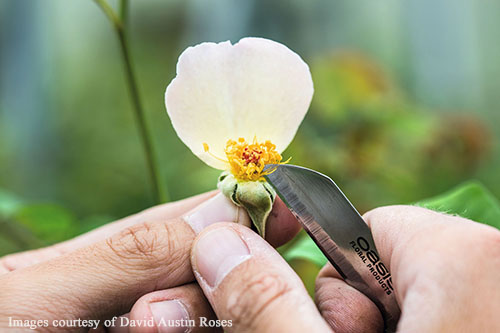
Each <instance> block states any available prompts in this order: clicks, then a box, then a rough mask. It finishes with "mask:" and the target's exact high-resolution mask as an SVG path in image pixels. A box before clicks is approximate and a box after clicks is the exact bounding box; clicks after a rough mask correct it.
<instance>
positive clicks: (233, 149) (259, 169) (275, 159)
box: [224, 138, 281, 181]
mask: <svg viewBox="0 0 500 333" xmlns="http://www.w3.org/2000/svg"><path fill="white" fill-rule="evenodd" d="M224 151H225V152H226V156H227V160H228V162H229V166H230V170H229V171H231V173H232V174H233V175H234V176H235V177H236V178H238V179H241V180H253V181H256V180H260V179H261V178H262V177H263V176H264V175H266V174H268V172H263V170H264V167H265V166H266V165H267V164H278V163H280V162H281V155H280V154H279V153H278V152H277V151H276V146H275V145H274V144H273V143H271V141H266V142H264V143H259V142H257V141H256V140H255V139H254V141H253V142H252V143H247V142H246V141H245V139H243V138H239V139H238V141H234V140H228V141H227V143H226V148H225V150H224Z"/></svg>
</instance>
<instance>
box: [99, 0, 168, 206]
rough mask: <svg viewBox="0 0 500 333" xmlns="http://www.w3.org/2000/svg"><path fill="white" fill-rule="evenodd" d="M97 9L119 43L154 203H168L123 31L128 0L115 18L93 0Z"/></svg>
mask: <svg viewBox="0 0 500 333" xmlns="http://www.w3.org/2000/svg"><path fill="white" fill-rule="evenodd" d="M94 1H95V2H96V3H97V5H98V6H99V7H101V9H102V10H103V12H104V13H105V14H106V16H107V17H108V19H109V20H110V21H111V23H112V24H113V28H114V30H115V32H116V34H117V36H118V41H119V43H120V51H121V54H122V59H123V63H124V66H125V75H126V77H127V83H128V87H129V91H130V96H131V98H132V105H133V110H134V115H135V120H136V123H137V127H138V129H139V134H140V136H141V141H142V146H143V148H144V152H145V154H146V163H147V166H148V169H149V176H150V180H151V185H152V186H153V193H154V197H155V201H156V202H157V203H162V202H166V201H168V197H167V193H166V191H165V188H164V187H163V186H161V185H162V184H161V181H160V176H159V172H158V168H157V165H158V164H157V159H156V155H155V151H154V148H153V140H152V139H151V135H150V133H151V132H150V129H149V127H148V124H147V121H146V117H145V114H144V109H143V108H142V103H141V98H140V95H139V88H138V86H137V80H136V78H135V74H134V69H133V65H132V61H131V58H130V50H129V46H128V43H127V34H126V30H125V23H126V21H125V20H126V19H127V17H128V9H127V7H128V0H120V16H117V15H116V13H115V11H114V10H113V8H111V6H110V5H109V4H108V3H107V2H106V0H94Z"/></svg>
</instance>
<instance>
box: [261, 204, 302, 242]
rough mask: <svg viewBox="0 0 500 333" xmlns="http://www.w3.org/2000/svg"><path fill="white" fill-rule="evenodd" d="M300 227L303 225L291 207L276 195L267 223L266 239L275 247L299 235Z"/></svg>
mask: <svg viewBox="0 0 500 333" xmlns="http://www.w3.org/2000/svg"><path fill="white" fill-rule="evenodd" d="M300 229H301V226H300V224H299V222H298V221H297V219H296V218H295V216H293V214H292V212H291V211H290V209H288V207H287V206H286V205H285V203H284V202H283V201H281V199H280V198H279V197H276V201H275V202H274V205H273V210H272V211H271V213H270V214H269V217H268V219H267V223H266V240H267V241H268V242H269V244H271V245H272V246H273V247H279V246H281V245H283V244H285V243H286V242H288V241H289V240H290V239H292V238H293V237H294V236H295V235H297V233H298V232H299V231H300Z"/></svg>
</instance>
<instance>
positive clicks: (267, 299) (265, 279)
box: [227, 273, 292, 328]
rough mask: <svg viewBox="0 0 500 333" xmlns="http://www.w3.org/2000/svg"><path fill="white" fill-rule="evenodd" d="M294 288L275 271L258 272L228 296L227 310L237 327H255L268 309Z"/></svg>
mask: <svg viewBox="0 0 500 333" xmlns="http://www.w3.org/2000/svg"><path fill="white" fill-rule="evenodd" d="M291 290H292V288H291V287H290V286H289V285H288V283H287V282H286V280H285V279H282V278H281V277H280V276H279V275H277V274H274V273H258V274H257V275H254V276H252V278H250V279H247V280H246V281H245V282H244V283H243V284H242V285H241V286H240V288H239V289H236V290H235V291H233V293H232V294H231V295H230V296H229V297H228V302H227V310H228V313H229V316H230V317H231V318H232V319H233V325H235V326H236V327H238V326H239V327H246V328H251V327H255V325H256V324H257V323H259V316H260V315H261V314H263V313H266V312H267V311H266V309H268V308H270V307H272V306H273V305H274V304H275V303H277V302H279V301H280V300H281V299H283V296H284V295H286V294H288V293H289V292H290V291H291Z"/></svg>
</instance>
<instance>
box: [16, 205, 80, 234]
mask: <svg viewBox="0 0 500 333" xmlns="http://www.w3.org/2000/svg"><path fill="white" fill-rule="evenodd" d="M13 220H15V221H16V222H17V223H19V224H21V225H22V226H24V227H25V228H27V229H28V230H30V231H31V232H32V233H33V235H34V236H35V237H37V238H38V239H42V240H44V241H46V242H48V243H55V242H59V241H63V240H66V239H68V238H69V237H71V236H74V235H75V231H76V228H77V223H76V220H75V217H74V216H73V215H72V214H71V213H70V212H69V211H68V210H66V209H65V208H63V207H61V206H58V205H55V204H29V205H25V206H23V207H21V208H20V209H19V211H18V212H17V213H16V214H15V216H14V217H13Z"/></svg>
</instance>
